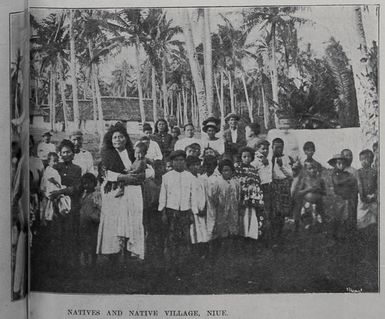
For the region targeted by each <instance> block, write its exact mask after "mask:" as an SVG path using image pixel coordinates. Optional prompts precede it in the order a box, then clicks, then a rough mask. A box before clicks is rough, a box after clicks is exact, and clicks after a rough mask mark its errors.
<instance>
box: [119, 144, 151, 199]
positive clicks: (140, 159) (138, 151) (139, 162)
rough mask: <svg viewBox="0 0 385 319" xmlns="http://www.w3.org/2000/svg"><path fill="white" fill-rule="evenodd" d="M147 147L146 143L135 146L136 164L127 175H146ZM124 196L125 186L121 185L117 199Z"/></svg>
mask: <svg viewBox="0 0 385 319" xmlns="http://www.w3.org/2000/svg"><path fill="white" fill-rule="evenodd" d="M146 153H147V145H146V144H145V143H142V142H139V143H138V144H136V145H135V162H134V163H133V164H132V166H131V168H130V170H129V171H127V170H125V174H130V175H138V174H141V173H143V174H144V173H145V171H146V168H147V159H146V157H145V156H146ZM123 195H124V184H123V183H119V190H118V191H117V192H116V195H115V197H121V196H123Z"/></svg>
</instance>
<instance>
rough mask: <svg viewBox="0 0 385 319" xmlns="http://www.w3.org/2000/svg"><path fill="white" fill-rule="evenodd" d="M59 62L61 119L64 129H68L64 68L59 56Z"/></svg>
mask: <svg viewBox="0 0 385 319" xmlns="http://www.w3.org/2000/svg"><path fill="white" fill-rule="evenodd" d="M58 62H59V72H60V73H59V86H60V95H61V100H62V104H63V120H64V130H68V119H67V101H66V94H65V81H64V69H63V64H62V62H61V59H60V57H58Z"/></svg>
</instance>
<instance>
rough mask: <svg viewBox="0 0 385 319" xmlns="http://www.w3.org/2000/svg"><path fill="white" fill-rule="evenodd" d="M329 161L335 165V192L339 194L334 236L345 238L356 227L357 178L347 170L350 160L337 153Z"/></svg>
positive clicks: (333, 181) (333, 175)
mask: <svg viewBox="0 0 385 319" xmlns="http://www.w3.org/2000/svg"><path fill="white" fill-rule="evenodd" d="M328 163H329V164H330V165H331V166H333V167H334V170H333V173H332V183H333V188H334V193H335V194H336V195H337V202H336V211H335V216H334V222H333V237H334V238H335V239H345V238H346V236H347V235H348V234H349V233H350V231H352V230H354V229H355V227H356V223H357V221H356V207H357V206H356V205H355V203H356V194H357V192H356V191H355V190H356V189H357V180H356V178H355V177H354V176H353V175H352V174H351V173H349V172H348V171H346V170H345V168H346V167H347V166H348V160H347V159H346V158H345V157H344V156H343V155H342V154H337V155H334V156H333V158H331V159H330V160H329V161H328Z"/></svg>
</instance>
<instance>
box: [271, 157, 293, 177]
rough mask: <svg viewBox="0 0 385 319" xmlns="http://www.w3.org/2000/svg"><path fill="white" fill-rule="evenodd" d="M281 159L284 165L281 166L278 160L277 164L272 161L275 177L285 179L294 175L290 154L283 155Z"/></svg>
mask: <svg viewBox="0 0 385 319" xmlns="http://www.w3.org/2000/svg"><path fill="white" fill-rule="evenodd" d="M281 159H282V166H279V165H278V164H277V162H275V165H274V166H273V164H274V163H273V162H272V161H271V166H272V174H273V179H285V178H290V177H293V171H292V169H291V165H290V158H289V156H287V155H283V156H282V157H281ZM276 160H277V158H275V161H276Z"/></svg>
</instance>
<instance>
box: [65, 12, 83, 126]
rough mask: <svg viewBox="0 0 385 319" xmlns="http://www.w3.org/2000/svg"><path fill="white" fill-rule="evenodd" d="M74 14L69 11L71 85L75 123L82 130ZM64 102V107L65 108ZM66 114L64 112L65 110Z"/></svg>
mask: <svg viewBox="0 0 385 319" xmlns="http://www.w3.org/2000/svg"><path fill="white" fill-rule="evenodd" d="M74 19H75V18H74V12H73V10H72V9H70V10H69V36H70V56H71V60H70V61H71V62H70V70H71V85H72V107H73V111H74V122H75V125H76V127H77V128H78V129H80V118H79V102H78V83H77V78H76V55H75V54H76V48H75V30H74V26H73V23H74ZM64 103H65V102H63V107H64ZM63 112H64V110H63Z"/></svg>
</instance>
